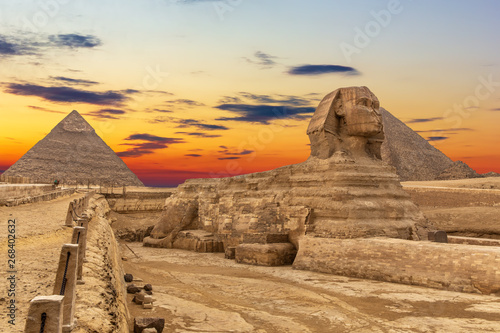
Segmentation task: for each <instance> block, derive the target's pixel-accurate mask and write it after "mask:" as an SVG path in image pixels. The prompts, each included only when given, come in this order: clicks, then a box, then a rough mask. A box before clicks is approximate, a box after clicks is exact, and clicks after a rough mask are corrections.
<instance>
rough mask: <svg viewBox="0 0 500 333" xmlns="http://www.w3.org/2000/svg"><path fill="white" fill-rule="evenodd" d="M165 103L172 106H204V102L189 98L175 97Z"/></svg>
mask: <svg viewBox="0 0 500 333" xmlns="http://www.w3.org/2000/svg"><path fill="white" fill-rule="evenodd" d="M165 103H167V105H170V106H173V105H180V106H187V107H196V106H205V104H203V103H201V102H197V101H193V100H191V99H175V100H173V101H166V102H165Z"/></svg>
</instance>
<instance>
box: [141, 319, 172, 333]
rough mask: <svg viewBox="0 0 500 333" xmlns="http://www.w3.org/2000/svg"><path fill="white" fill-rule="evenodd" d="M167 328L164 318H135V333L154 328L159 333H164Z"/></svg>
mask: <svg viewBox="0 0 500 333" xmlns="http://www.w3.org/2000/svg"><path fill="white" fill-rule="evenodd" d="M164 326H165V319H163V318H157V317H156V318H147V317H136V318H134V333H142V332H144V330H145V329H148V328H154V329H155V330H156V331H157V332H158V333H162V332H163V327H164Z"/></svg>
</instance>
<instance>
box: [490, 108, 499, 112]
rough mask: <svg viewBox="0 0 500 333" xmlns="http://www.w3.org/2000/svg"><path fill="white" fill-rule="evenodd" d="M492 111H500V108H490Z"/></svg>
mask: <svg viewBox="0 0 500 333" xmlns="http://www.w3.org/2000/svg"><path fill="white" fill-rule="evenodd" d="M490 111H500V108H495V109H490Z"/></svg>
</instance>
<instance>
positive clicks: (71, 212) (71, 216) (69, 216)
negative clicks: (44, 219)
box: [64, 201, 74, 227]
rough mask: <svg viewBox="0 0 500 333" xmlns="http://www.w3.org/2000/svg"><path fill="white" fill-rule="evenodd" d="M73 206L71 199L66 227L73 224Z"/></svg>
mask: <svg viewBox="0 0 500 333" xmlns="http://www.w3.org/2000/svg"><path fill="white" fill-rule="evenodd" d="M73 208H74V206H73V201H71V202H70V203H69V206H68V213H67V214H66V223H65V224H64V225H65V226H66V227H72V226H73Z"/></svg>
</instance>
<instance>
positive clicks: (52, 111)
mask: <svg viewBox="0 0 500 333" xmlns="http://www.w3.org/2000/svg"><path fill="white" fill-rule="evenodd" d="M28 107H29V108H32V109H33V110H38V111H43V112H49V113H60V114H68V113H67V112H63V111H55V110H50V109H46V108H43V107H41V106H35V105H28Z"/></svg>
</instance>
